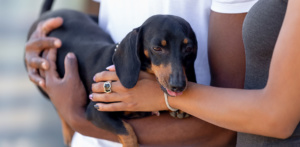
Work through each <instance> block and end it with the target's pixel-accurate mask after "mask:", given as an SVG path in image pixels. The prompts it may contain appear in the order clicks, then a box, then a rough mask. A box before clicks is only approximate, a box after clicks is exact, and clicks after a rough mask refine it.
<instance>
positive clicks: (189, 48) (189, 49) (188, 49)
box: [185, 46, 193, 52]
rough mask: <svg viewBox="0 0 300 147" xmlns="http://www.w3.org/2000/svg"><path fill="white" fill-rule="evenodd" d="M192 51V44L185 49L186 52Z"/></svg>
mask: <svg viewBox="0 0 300 147" xmlns="http://www.w3.org/2000/svg"><path fill="white" fill-rule="evenodd" d="M191 51H193V48H192V47H190V46H189V47H187V48H186V49H185V52H191Z"/></svg>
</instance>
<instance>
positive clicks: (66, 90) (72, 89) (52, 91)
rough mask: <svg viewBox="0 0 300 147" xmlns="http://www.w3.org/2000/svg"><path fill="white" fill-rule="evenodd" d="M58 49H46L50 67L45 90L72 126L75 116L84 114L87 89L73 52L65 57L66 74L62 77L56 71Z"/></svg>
mask: <svg viewBox="0 0 300 147" xmlns="http://www.w3.org/2000/svg"><path fill="white" fill-rule="evenodd" d="M56 52H57V50H56V49H50V50H46V51H45V54H46V59H47V60H48V62H49V65H50V68H49V70H47V71H44V72H45V80H46V83H45V89H44V90H45V91H46V93H47V94H48V96H49V97H50V100H51V101H52V103H53V104H54V106H55V108H56V109H57V111H58V113H59V114H61V115H62V117H63V118H64V119H65V120H66V121H67V122H68V123H69V124H70V125H71V126H72V122H74V116H78V115H81V116H84V107H85V106H86V103H87V101H86V91H85V89H84V86H83V84H82V82H81V80H80V77H79V73H78V65H77V59H76V57H75V55H74V54H73V53H68V54H67V56H66V57H65V63H64V64H65V75H64V77H63V78H60V77H59V75H58V73H57V71H56V64H55V62H56Z"/></svg>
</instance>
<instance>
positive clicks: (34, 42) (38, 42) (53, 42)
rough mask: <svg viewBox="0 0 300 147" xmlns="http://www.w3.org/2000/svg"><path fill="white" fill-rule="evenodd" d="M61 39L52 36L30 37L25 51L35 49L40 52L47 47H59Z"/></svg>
mask: <svg viewBox="0 0 300 147" xmlns="http://www.w3.org/2000/svg"><path fill="white" fill-rule="evenodd" d="M60 47H61V41H60V40H59V39H58V38H54V37H41V38H36V39H31V40H29V41H28V43H27V44H26V51H35V52H37V53H40V52H41V51H42V50H45V49H49V48H60Z"/></svg>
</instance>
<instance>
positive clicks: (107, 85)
mask: <svg viewBox="0 0 300 147" xmlns="http://www.w3.org/2000/svg"><path fill="white" fill-rule="evenodd" d="M103 88H104V92H105V93H111V84H110V82H105V83H104V85H103Z"/></svg>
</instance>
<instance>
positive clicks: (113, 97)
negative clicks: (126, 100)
mask: <svg viewBox="0 0 300 147" xmlns="http://www.w3.org/2000/svg"><path fill="white" fill-rule="evenodd" d="M89 98H90V99H91V100H92V101H94V102H118V101H121V98H120V97H119V95H118V94H117V93H102V94H98V93H92V94H90V95H89Z"/></svg>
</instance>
